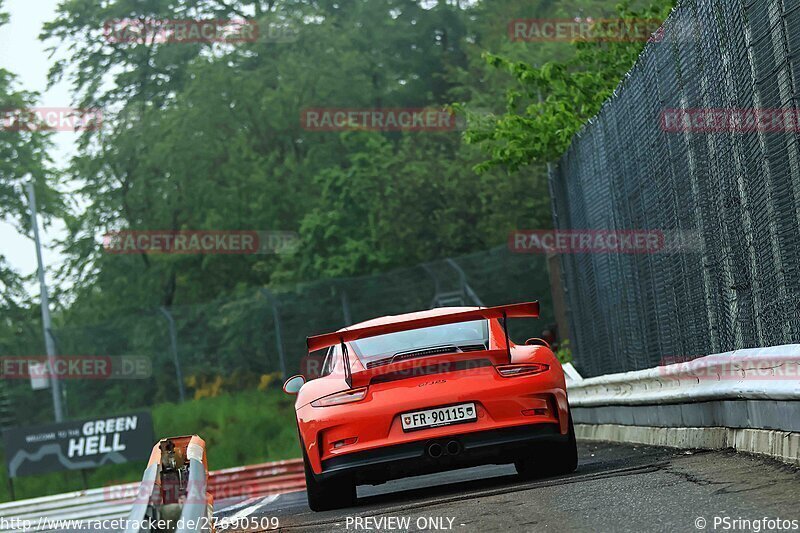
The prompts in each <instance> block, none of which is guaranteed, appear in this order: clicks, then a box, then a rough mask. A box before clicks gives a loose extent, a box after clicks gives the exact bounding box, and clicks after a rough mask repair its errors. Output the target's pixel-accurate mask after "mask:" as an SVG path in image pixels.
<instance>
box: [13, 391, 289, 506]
mask: <svg viewBox="0 0 800 533" xmlns="http://www.w3.org/2000/svg"><path fill="white" fill-rule="evenodd" d="M293 403H294V398H293V397H290V396H287V395H285V394H284V393H283V392H282V391H281V390H280V389H269V390H267V391H263V392H262V391H257V390H248V391H243V392H241V393H237V394H227V395H222V396H218V397H216V398H203V399H201V400H192V401H188V402H186V403H184V404H181V405H179V404H172V403H166V404H160V405H157V406H155V407H153V409H152V411H151V412H152V414H153V425H154V426H155V433H156V438H157V439H161V438H164V437H174V436H179V435H190V434H196V435H200V436H201V437H202V438H203V439H204V440H205V441H206V451H207V454H208V466H209V469H211V470H217V469H220V468H228V467H232V466H242V465H248V464H254V463H262V462H266V461H277V460H280V459H291V458H294V457H299V456H300V447H299V445H298V443H297V429H296V424H295V421H294V408H293ZM148 454H149V450H148ZM0 459H3V460H2V465H3V466H2V473H1V474H0V475H1V477H2V483H0V500H2V501H9V500H10V499H11V497H10V493H9V489H8V476H7V471H6V468H5V460H4V458H1V457H0ZM146 466H147V462H146V461H142V462H133V463H127V464H123V465H109V466H104V467H101V468H98V469H96V470H92V471H88V472H86V477H87V481H88V486H89V488H96V487H104V486H106V485H112V484H116V483H125V482H129V481H139V480H140V479H141V478H142V473H143V471H144V469H145V467H146ZM82 488H84V486H83V481H82V479H81V474H80V472H57V473H53V474H45V475H40V476H30V477H24V478H17V479H15V480H14V490H15V493H16V498H17V499H18V500H19V499H24V498H34V497H37V496H47V495H50V494H59V493H62V492H69V491H73V490H80V489H82Z"/></svg>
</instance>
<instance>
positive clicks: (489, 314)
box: [306, 302, 539, 352]
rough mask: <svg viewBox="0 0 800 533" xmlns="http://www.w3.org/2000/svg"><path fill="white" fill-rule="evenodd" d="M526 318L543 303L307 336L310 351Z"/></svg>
mask: <svg viewBox="0 0 800 533" xmlns="http://www.w3.org/2000/svg"><path fill="white" fill-rule="evenodd" d="M525 317H529V318H539V302H528V303H522V304H511V305H500V306H497V307H483V308H480V309H471V310H469V311H461V312H458V313H447V314H443V315H438V316H429V317H424V318H414V319H411V320H404V321H402V322H392V323H390V324H378V325H377V326H363V327H359V328H345V329H344V330H342V331H334V332H333V333H325V334H324V335H316V336H314V337H308V339H306V344H307V345H308V351H309V352H316V351H317V350H322V349H324V348H330V347H331V346H336V345H337V344H341V343H344V342H351V341H357V340H359V339H365V338H367V337H377V336H378V335H386V334H388V333H397V332H399V331H409V330H412V329H421V328H428V327H431V326H444V325H445V324H456V323H458V322H472V321H473V320H481V319H497V318H503V319H505V318H525Z"/></svg>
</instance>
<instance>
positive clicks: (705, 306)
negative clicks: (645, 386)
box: [550, 0, 800, 376]
mask: <svg viewBox="0 0 800 533" xmlns="http://www.w3.org/2000/svg"><path fill="white" fill-rule="evenodd" d="M798 83H800V0H759V1H743V0H688V1H683V2H680V3H679V5H678V7H677V8H676V9H675V10H674V11H673V13H672V14H671V15H670V17H669V18H668V20H667V21H666V22H665V23H664V26H663V36H662V37H661V38H660V39H659V40H657V41H656V42H651V43H649V44H648V45H647V47H646V49H645V50H644V52H643V53H642V55H641V56H640V58H639V60H638V62H637V64H636V65H635V67H634V68H633V69H632V71H631V72H630V73H629V74H628V75H627V76H626V78H625V79H624V80H623V81H622V83H621V84H620V86H619V87H618V88H617V90H616V92H615V95H614V97H613V98H612V99H611V100H610V101H609V102H607V103H606V104H605V106H604V108H603V109H602V111H601V112H600V114H599V115H598V116H597V117H595V118H594V119H593V120H591V121H590V123H589V124H587V125H586V126H585V127H584V129H583V130H582V131H581V133H579V134H578V135H577V136H576V138H575V139H574V140H573V143H572V145H571V147H570V149H569V150H568V152H567V153H566V154H565V155H564V157H563V158H562V159H561V161H560V163H559V165H558V166H557V168H555V169H554V170H553V172H552V173H551V177H550V182H551V192H552V199H553V207H554V218H555V225H556V227H557V228H559V229H602V230H608V229H610V230H628V229H646V230H657V231H661V232H663V233H664V235H665V236H669V235H691V236H693V238H694V244H695V246H693V247H687V248H686V249H683V250H672V251H669V252H662V253H652V254H627V255H626V254H574V255H562V256H561V264H562V270H563V278H564V288H565V291H566V299H567V302H568V307H569V315H570V316H569V322H570V329H571V336H572V342H573V349H574V354H575V359H576V362H577V363H578V366H579V367H580V369H581V370H582V372H583V373H584V374H585V375H590V376H594V375H600V374H606V373H611V372H622V371H629V370H637V369H642V368H647V367H652V366H656V365H658V364H659V363H660V362H661V361H662V360H664V359H665V358H670V357H697V356H701V355H706V354H711V353H719V352H724V351H728V350H733V349H737V348H748V347H757V346H773V345H779V344H785V343H796V342H798V341H800V150H798V140H800V137H799V136H798V131H800V128H798V127H797V121H796V116H797V114H798V113H797V111H796V108H797V107H798V97H800V94H799V93H798V90H799V89H798ZM792 116H794V117H795V120H794V123H793V121H792ZM759 117H760V118H759ZM776 119H777V120H776Z"/></svg>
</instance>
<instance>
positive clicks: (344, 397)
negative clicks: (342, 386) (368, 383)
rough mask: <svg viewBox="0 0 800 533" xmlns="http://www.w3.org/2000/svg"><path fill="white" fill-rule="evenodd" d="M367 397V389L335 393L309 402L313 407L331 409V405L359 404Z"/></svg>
mask: <svg viewBox="0 0 800 533" xmlns="http://www.w3.org/2000/svg"><path fill="white" fill-rule="evenodd" d="M366 395H367V388H366V387H362V388H360V389H350V390H346V391H344V392H337V393H336V394H331V395H330V396H325V397H324V398H320V399H319V400H315V401H313V402H311V405H312V406H313V407H331V406H332V405H342V404H344V403H352V402H359V401H361V400H363V399H364V397H365V396H366Z"/></svg>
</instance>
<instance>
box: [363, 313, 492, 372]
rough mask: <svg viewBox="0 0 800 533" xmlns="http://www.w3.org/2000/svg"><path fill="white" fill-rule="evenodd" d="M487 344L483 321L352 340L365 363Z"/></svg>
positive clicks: (486, 331)
mask: <svg viewBox="0 0 800 533" xmlns="http://www.w3.org/2000/svg"><path fill="white" fill-rule="evenodd" d="M488 342H489V327H488V323H487V321H486V320H475V321H473V322H460V323H458V324H446V325H444V326H431V327H429V328H421V329H413V330H410V331H399V332H397V333H388V334H386V335H378V336H377V337H370V338H367V339H361V340H358V341H353V342H352V345H353V348H355V351H356V355H358V358H359V359H360V360H361V362H362V363H364V364H366V363H369V362H370V361H373V360H375V359H382V358H385V357H390V356H393V355H397V354H399V353H404V352H410V351H415V350H421V349H424V348H435V347H440V346H441V347H449V346H455V347H462V346H473V347H474V346H475V345H479V344H482V345H484V347H485V346H487V345H488Z"/></svg>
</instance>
